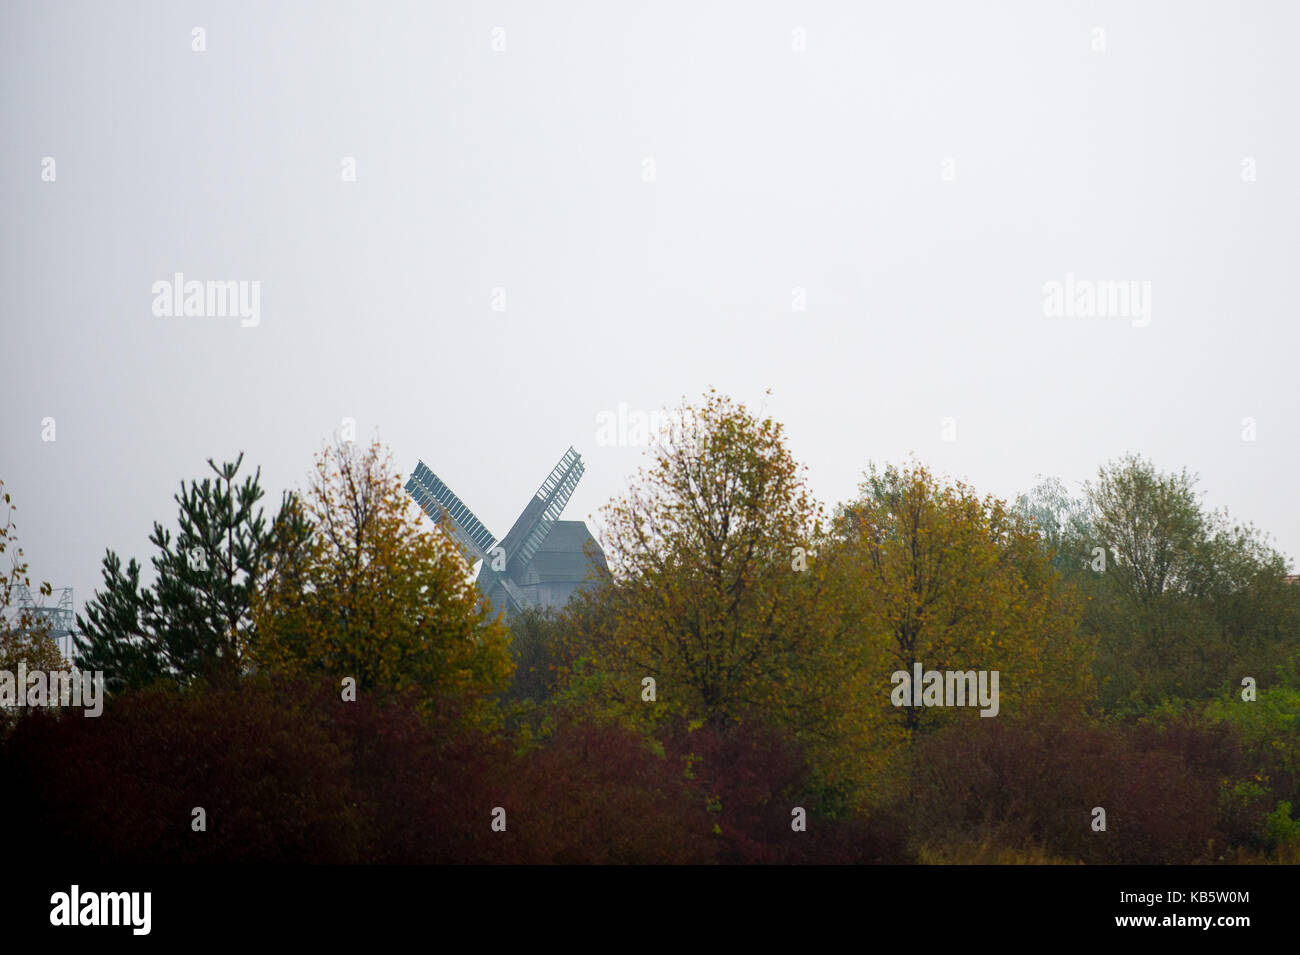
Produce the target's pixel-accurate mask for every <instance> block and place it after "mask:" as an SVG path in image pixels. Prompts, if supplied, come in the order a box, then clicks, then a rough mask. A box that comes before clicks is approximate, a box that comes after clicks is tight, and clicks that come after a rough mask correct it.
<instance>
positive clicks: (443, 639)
mask: <svg viewBox="0 0 1300 955" xmlns="http://www.w3.org/2000/svg"><path fill="white" fill-rule="evenodd" d="M272 536H273V546H272V548H271V553H270V559H269V561H268V564H267V569H266V573H265V574H264V575H263V577H262V579H261V583H260V587H259V591H258V595H257V599H256V601H255V605H254V616H255V619H256V622H257V626H258V640H257V642H256V645H255V647H254V655H255V658H256V660H257V662H258V664H259V665H260V666H262V667H264V668H265V669H266V670H268V671H270V672H273V673H276V674H279V675H283V676H290V677H294V676H301V675H310V674H328V675H330V676H332V677H333V678H334V679H335V680H336V681H339V684H340V685H341V684H342V681H343V680H344V679H345V678H348V677H351V678H353V679H354V680H355V681H356V684H357V686H358V688H360V689H363V690H367V691H383V692H391V693H395V694H401V693H403V692H405V691H406V690H407V689H412V688H413V689H416V690H417V691H418V692H419V693H420V694H421V696H422V699H423V700H424V701H425V704H426V705H427V706H433V705H434V704H435V703H437V702H438V701H447V700H454V701H457V702H459V703H463V704H465V705H466V708H465V712H466V713H467V714H469V716H468V717H467V718H487V716H488V714H489V713H490V712H491V709H492V707H491V703H492V701H491V700H490V699H489V698H490V697H491V695H492V694H495V693H498V692H500V691H502V690H504V689H505V687H506V686H507V685H508V681H509V679H510V674H511V669H512V663H511V660H510V656H509V652H508V649H507V641H508V637H507V632H506V630H505V626H504V624H502V623H501V622H500V620H499V619H495V618H491V617H490V616H489V613H488V610H487V608H486V607H484V606H480V605H479V602H478V591H477V590H476V589H475V587H474V585H473V583H472V581H471V580H470V579H469V568H468V566H467V563H466V561H465V558H464V555H463V554H462V553H461V551H460V549H459V548H458V547H457V546H456V544H455V543H454V542H453V541H452V540H451V538H449V537H448V536H447V535H446V534H445V533H443V531H442V530H441V529H439V528H438V527H437V526H435V525H433V524H431V523H429V522H428V521H426V520H424V519H423V518H422V516H421V514H420V512H419V510H418V508H416V507H415V505H414V504H413V503H412V502H411V500H410V499H409V497H408V496H407V495H406V494H405V492H404V491H403V490H402V485H401V479H400V477H399V476H397V475H396V474H395V473H394V472H393V469H392V465H391V459H390V457H389V455H388V454H387V453H386V452H385V451H384V450H383V448H382V447H381V446H380V444H379V443H378V441H375V442H373V443H372V444H371V445H370V446H369V447H368V448H365V449H364V450H362V449H357V448H356V447H355V446H354V445H352V444H351V443H348V442H342V441H340V442H337V443H336V444H334V445H333V447H331V448H328V449H326V450H325V451H323V452H321V454H320V455H318V457H317V461H316V468H315V471H314V473H313V474H312V476H311V479H310V481H309V484H308V487H307V488H306V489H305V490H304V491H303V493H302V496H301V498H299V499H297V503H296V504H295V507H294V508H293V509H292V510H290V511H289V512H288V513H286V514H285V515H284V519H283V520H282V521H280V522H278V524H277V527H276V529H275V532H274V534H273V535H272Z"/></svg>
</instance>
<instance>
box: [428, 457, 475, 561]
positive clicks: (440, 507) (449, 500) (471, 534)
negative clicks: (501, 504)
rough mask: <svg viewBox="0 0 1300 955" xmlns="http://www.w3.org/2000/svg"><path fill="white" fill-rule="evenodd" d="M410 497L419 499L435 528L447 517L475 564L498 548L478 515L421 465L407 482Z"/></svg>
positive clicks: (436, 476)
mask: <svg viewBox="0 0 1300 955" xmlns="http://www.w3.org/2000/svg"><path fill="white" fill-rule="evenodd" d="M406 493H408V494H410V495H411V497H413V498H415V502H416V503H417V504H419V505H420V507H421V508H422V509H423V510H424V513H426V514H428V515H429V516H430V517H431V518H433V522H434V523H435V524H437V523H440V522H441V521H442V519H443V517H444V516H445V517H446V518H448V520H449V521H450V522H451V525H452V529H453V531H454V533H455V535H456V537H457V538H458V539H459V540H460V542H461V543H462V544H464V545H465V547H466V549H467V550H469V551H470V553H471V554H472V555H473V559H475V560H483V559H484V558H486V557H487V556H488V554H489V553H491V551H492V548H493V547H495V546H496V543H497V540H496V538H495V537H493V536H492V532H491V531H489V530H488V529H487V528H486V527H484V526H483V522H482V521H480V520H479V519H478V518H477V517H475V516H474V512H473V511H471V510H470V509H469V507H468V506H467V505H466V504H465V502H464V501H462V500H461V499H460V498H459V497H457V496H456V494H455V492H454V491H452V489H451V488H449V487H447V485H446V484H444V483H442V481H441V480H439V478H438V475H436V474H434V473H433V472H432V471H430V470H429V468H428V467H427V466H426V465H425V463H424V462H423V461H419V462H417V463H416V465H415V470H414V471H413V472H411V476H410V478H408V479H407V482H406Z"/></svg>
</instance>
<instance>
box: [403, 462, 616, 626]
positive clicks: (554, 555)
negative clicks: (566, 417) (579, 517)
mask: <svg viewBox="0 0 1300 955" xmlns="http://www.w3.org/2000/svg"><path fill="white" fill-rule="evenodd" d="M584 470H585V469H584V467H583V464H582V456H581V455H579V454H578V452H577V451H575V450H574V449H573V448H569V450H568V451H566V452H565V453H564V456H563V457H562V458H560V462H559V463H558V464H557V465H555V467H554V468H552V469H551V473H550V474H548V475H547V476H546V480H544V481H543V482H542V484H541V487H539V488H538V489H537V493H536V494H534V495H533V497H532V499H531V500H530V501H529V502H528V504H527V505H526V506H525V507H524V510H523V513H521V514H520V515H519V517H518V518H517V519H516V520H515V523H514V526H512V527H511V528H510V531H509V533H507V534H506V536H505V537H503V538H502V539H501V540H499V541H498V540H497V538H496V537H494V536H493V535H492V532H491V531H489V530H488V529H487V527H485V526H484V524H483V522H482V521H480V520H479V519H478V518H477V517H476V516H475V515H474V512H473V511H471V510H470V509H469V507H468V505H466V504H465V502H464V501H462V500H461V499H460V498H459V497H457V496H456V493H455V492H454V491H452V489H451V488H449V487H448V486H447V485H446V484H444V483H443V481H442V480H441V479H440V478H439V477H438V475H436V474H434V473H433V471H431V470H430V469H429V467H428V466H427V465H426V464H425V463H424V462H423V461H419V462H417V463H416V465H415V470H414V471H412V472H411V476H410V478H409V479H408V480H407V482H406V491H407V493H408V494H410V495H411V497H413V498H414V499H415V502H416V503H417V504H419V505H420V507H421V509H423V511H424V512H425V513H426V514H428V515H429V517H431V518H433V520H434V523H439V524H440V523H442V522H443V521H444V520H446V521H447V525H448V526H447V529H448V530H449V531H450V532H451V533H452V535H453V536H454V537H455V538H456V539H457V540H458V541H459V542H460V543H461V544H462V545H463V546H464V547H465V549H466V551H467V552H468V553H469V555H470V559H471V560H481V561H482V562H483V565H482V567H481V569H480V570H479V576H478V586H479V591H480V592H481V593H482V595H483V598H484V599H486V600H488V601H490V602H491V603H492V605H493V606H495V607H503V608H505V610H506V613H507V614H508V615H510V614H515V613H518V612H520V611H521V610H524V609H525V608H529V607H538V608H547V607H562V606H563V605H564V604H565V603H567V602H568V600H569V597H571V596H572V595H573V592H574V591H575V590H577V589H578V588H579V587H581V586H582V584H583V582H584V581H585V580H586V578H587V571H588V570H589V568H590V563H591V561H593V560H594V561H595V562H597V563H598V564H599V565H600V566H602V567H603V566H604V564H605V555H604V553H603V552H602V551H601V550H600V547H599V545H597V544H596V543H595V541H594V540H593V539H592V537H591V534H590V532H589V531H588V530H587V525H586V524H585V523H583V522H582V521H562V520H560V514H561V513H562V512H563V511H564V506H565V505H566V504H568V503H569V498H570V497H572V496H573V490H574V488H576V487H577V486H578V481H579V480H580V479H581V478H582V474H583V471H584ZM589 544H590V547H591V548H592V556H591V557H588V555H587V548H588V545H589Z"/></svg>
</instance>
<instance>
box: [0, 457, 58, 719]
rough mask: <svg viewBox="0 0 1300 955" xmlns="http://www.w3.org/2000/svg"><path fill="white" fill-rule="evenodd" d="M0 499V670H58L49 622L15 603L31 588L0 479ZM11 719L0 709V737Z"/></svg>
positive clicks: (44, 588) (44, 591) (44, 592)
mask: <svg viewBox="0 0 1300 955" xmlns="http://www.w3.org/2000/svg"><path fill="white" fill-rule="evenodd" d="M0 501H3V504H2V505H0V506H3V508H4V512H5V513H4V523H0V559H4V560H7V561H8V563H9V567H8V569H7V570H0V670H3V671H7V672H9V673H16V672H17V670H18V664H19V663H20V662H25V663H26V665H27V669H28V670H29V671H31V670H60V669H63V668H64V667H65V666H66V664H65V662H64V659H63V654H62V653H60V652H59V648H58V646H57V645H56V644H55V642H54V640H53V638H52V637H51V636H50V633H49V625H48V623H47V622H46V621H44V620H41V619H40V618H39V617H37V616H36V615H34V614H32V613H31V611H30V610H29V609H28V608H26V607H19V606H17V602H18V591H19V588H20V587H24V588H30V587H31V585H32V579H31V577H30V576H29V574H28V565H27V561H26V560H24V559H23V549H22V547H21V546H20V545H19V544H18V526H17V524H15V523H14V513H15V512H16V511H17V509H18V508H17V505H15V504H14V503H13V501H12V500H11V499H10V495H9V492H8V491H6V490H5V487H4V481H0ZM37 591H38V592H39V593H40V594H41V596H43V597H48V596H49V595H50V585H49V584H48V583H44V582H42V583H41V584H39V585H38V586H37ZM10 723H11V719H10V717H9V716H8V714H6V712H5V711H4V710H3V709H0V736H2V735H4V733H5V732H6V731H7V729H8V728H9V724H10Z"/></svg>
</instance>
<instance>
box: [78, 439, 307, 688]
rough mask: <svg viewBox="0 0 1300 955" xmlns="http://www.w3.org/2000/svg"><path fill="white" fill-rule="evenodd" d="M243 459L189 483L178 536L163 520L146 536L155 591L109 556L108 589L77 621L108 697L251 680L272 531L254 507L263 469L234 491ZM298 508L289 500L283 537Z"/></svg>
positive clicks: (81, 648)
mask: <svg viewBox="0 0 1300 955" xmlns="http://www.w3.org/2000/svg"><path fill="white" fill-rule="evenodd" d="M243 460H244V456H243V455H242V454H241V455H240V456H239V457H238V458H237V459H236V460H235V461H233V462H227V463H224V464H222V465H220V466H218V465H217V464H215V463H214V462H213V461H212V460H211V459H209V460H208V467H209V468H210V469H211V471H212V472H213V475H214V477H205V478H203V480H202V481H195V482H191V483H189V484H188V485H186V484H185V483H184V482H182V484H181V490H180V492H179V493H177V494H176V495H175V497H174V500H175V501H176V504H177V507H178V509H179V512H178V516H177V532H176V535H175V537H174V538H173V536H172V533H171V532H170V531H169V530H168V529H167V528H165V527H163V525H162V524H160V523H157V522H155V523H154V527H153V533H152V534H151V535H150V537H149V540H150V543H152V544H153V545H154V546H155V547H156V548H157V554H156V555H155V556H154V557H153V560H152V563H153V569H154V572H155V582H154V584H153V586H152V587H142V586H141V583H140V566H139V565H138V564H137V563H136V561H135V560H134V559H132V560H131V561H130V563H129V564H128V565H127V567H126V570H125V572H123V570H122V564H121V559H120V558H119V557H118V556H117V554H115V553H114V552H113V551H111V550H110V551H109V552H108V553H107V555H106V556H105V558H104V562H103V568H102V573H103V580H104V585H103V587H102V589H100V590H97V591H96V593H95V595H94V597H93V598H92V600H91V601H89V602H88V603H87V605H86V613H85V616H84V617H82V616H78V617H77V626H78V629H79V630H81V631H82V634H81V635H79V636H78V637H77V640H76V645H77V651H78V653H77V663H78V665H79V666H81V667H82V668H83V669H93V670H103V671H104V673H105V685H106V687H107V688H108V689H109V690H110V692H120V691H122V690H124V689H128V688H135V687H141V686H146V685H148V684H150V683H153V682H155V681H157V680H169V681H173V682H175V683H177V684H180V685H185V684H188V683H191V682H193V681H195V680H198V679H206V680H209V681H211V682H213V683H217V684H222V685H230V684H232V683H233V682H234V681H236V680H237V679H238V678H239V676H240V675H241V674H242V673H243V672H244V670H245V667H246V664H247V655H248V648H249V645H250V643H251V642H252V641H253V639H254V638H255V634H254V627H253V618H252V599H253V595H254V592H255V590H256V587H257V581H258V577H259V575H260V574H261V572H262V569H263V564H264V562H265V559H266V554H267V551H268V548H269V546H270V544H271V532H270V531H269V530H268V528H267V526H266V521H265V518H264V517H263V513H262V509H261V508H260V507H258V506H257V505H258V502H259V501H260V500H261V499H262V497H263V495H264V492H263V490H262V487H261V484H260V479H261V470H260V469H258V470H257V471H256V472H255V473H253V474H252V475H248V476H246V477H245V478H244V480H243V482H242V483H236V479H237V477H238V472H239V469H240V467H241V465H242V463H243ZM294 507H295V505H294V502H293V500H292V497H291V496H288V495H286V497H285V498H284V499H283V501H282V503H281V517H278V518H277V521H276V525H275V527H276V528H277V529H280V528H281V527H282V525H283V522H284V521H285V520H288V517H287V516H286V514H287V513H292V511H293V508H294Z"/></svg>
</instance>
